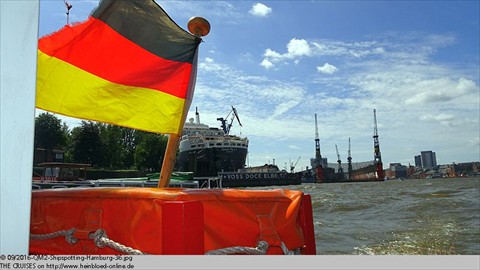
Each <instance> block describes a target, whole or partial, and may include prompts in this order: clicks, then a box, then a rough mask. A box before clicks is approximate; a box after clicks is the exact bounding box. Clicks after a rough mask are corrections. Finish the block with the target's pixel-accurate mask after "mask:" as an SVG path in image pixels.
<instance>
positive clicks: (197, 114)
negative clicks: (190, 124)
mask: <svg viewBox="0 0 480 270" xmlns="http://www.w3.org/2000/svg"><path fill="white" fill-rule="evenodd" d="M195 121H196V123H197V124H200V114H199V113H198V108H197V107H195Z"/></svg>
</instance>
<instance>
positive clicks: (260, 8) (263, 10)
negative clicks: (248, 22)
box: [249, 3, 272, 17]
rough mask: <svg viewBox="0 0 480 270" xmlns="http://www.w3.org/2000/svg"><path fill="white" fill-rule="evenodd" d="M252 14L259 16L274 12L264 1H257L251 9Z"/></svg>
mask: <svg viewBox="0 0 480 270" xmlns="http://www.w3.org/2000/svg"><path fill="white" fill-rule="evenodd" d="M249 12H250V14H252V15H254V16H259V17H265V16H267V15H268V14H270V13H272V8H270V7H268V6H266V5H264V4H262V3H255V4H254V5H253V6H252V9H250V11H249Z"/></svg>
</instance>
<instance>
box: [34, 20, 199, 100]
mask: <svg viewBox="0 0 480 270" xmlns="http://www.w3.org/2000/svg"><path fill="white" fill-rule="evenodd" d="M65 28H67V29H65ZM65 28H64V29H62V30H60V31H58V32H56V33H54V34H52V35H49V36H46V37H44V38H42V39H40V40H39V50H40V51H42V52H43V53H45V54H47V55H50V56H53V57H55V58H58V59H61V60H63V61H65V62H68V63H70V64H72V65H74V66H76V67H78V68H80V69H83V70H85V71H87V72H89V73H92V74H94V75H96V76H98V77H101V78H104V79H105V80H108V81H111V82H114V83H116V84H123V85H128V86H136V87H143V88H150V89H154V90H159V91H162V92H164V93H168V94H171V95H173V96H176V97H179V98H185V95H186V91H187V87H188V83H189V79H190V72H191V69H192V65H191V64H190V63H185V62H177V61H172V60H166V59H163V58H161V57H158V56H157V55H155V54H152V53H150V52H148V51H147V50H145V49H144V48H142V47H140V46H138V45H137V44H135V43H133V42H131V41H130V40H128V39H126V38H125V37H123V36H122V35H120V34H118V33H117V32H115V31H114V30H112V29H111V28H110V27H109V26H108V25H106V24H105V23H103V22H102V21H100V20H98V19H95V18H93V17H90V18H89V19H88V20H87V21H86V22H84V23H82V24H79V25H75V26H74V27H70V26H66V27H65ZM67 44H68V46H65V45H67ZM65 76H73V75H67V74H66V75H65Z"/></svg>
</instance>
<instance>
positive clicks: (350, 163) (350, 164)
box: [347, 137, 353, 180]
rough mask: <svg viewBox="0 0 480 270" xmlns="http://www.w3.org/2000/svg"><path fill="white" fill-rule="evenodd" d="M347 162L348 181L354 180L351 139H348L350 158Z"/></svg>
mask: <svg viewBox="0 0 480 270" xmlns="http://www.w3.org/2000/svg"><path fill="white" fill-rule="evenodd" d="M347 161H348V180H350V179H352V171H353V168H352V153H351V151H350V137H348V157H347Z"/></svg>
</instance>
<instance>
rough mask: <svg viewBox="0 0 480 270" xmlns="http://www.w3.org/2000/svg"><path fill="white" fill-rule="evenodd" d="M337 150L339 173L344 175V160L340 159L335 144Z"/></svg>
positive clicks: (336, 148)
mask: <svg viewBox="0 0 480 270" xmlns="http://www.w3.org/2000/svg"><path fill="white" fill-rule="evenodd" d="M335 150H336V151H337V162H338V173H339V174H343V168H342V160H341V159H340V154H339V153H338V147H337V145H336V144H335Z"/></svg>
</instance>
